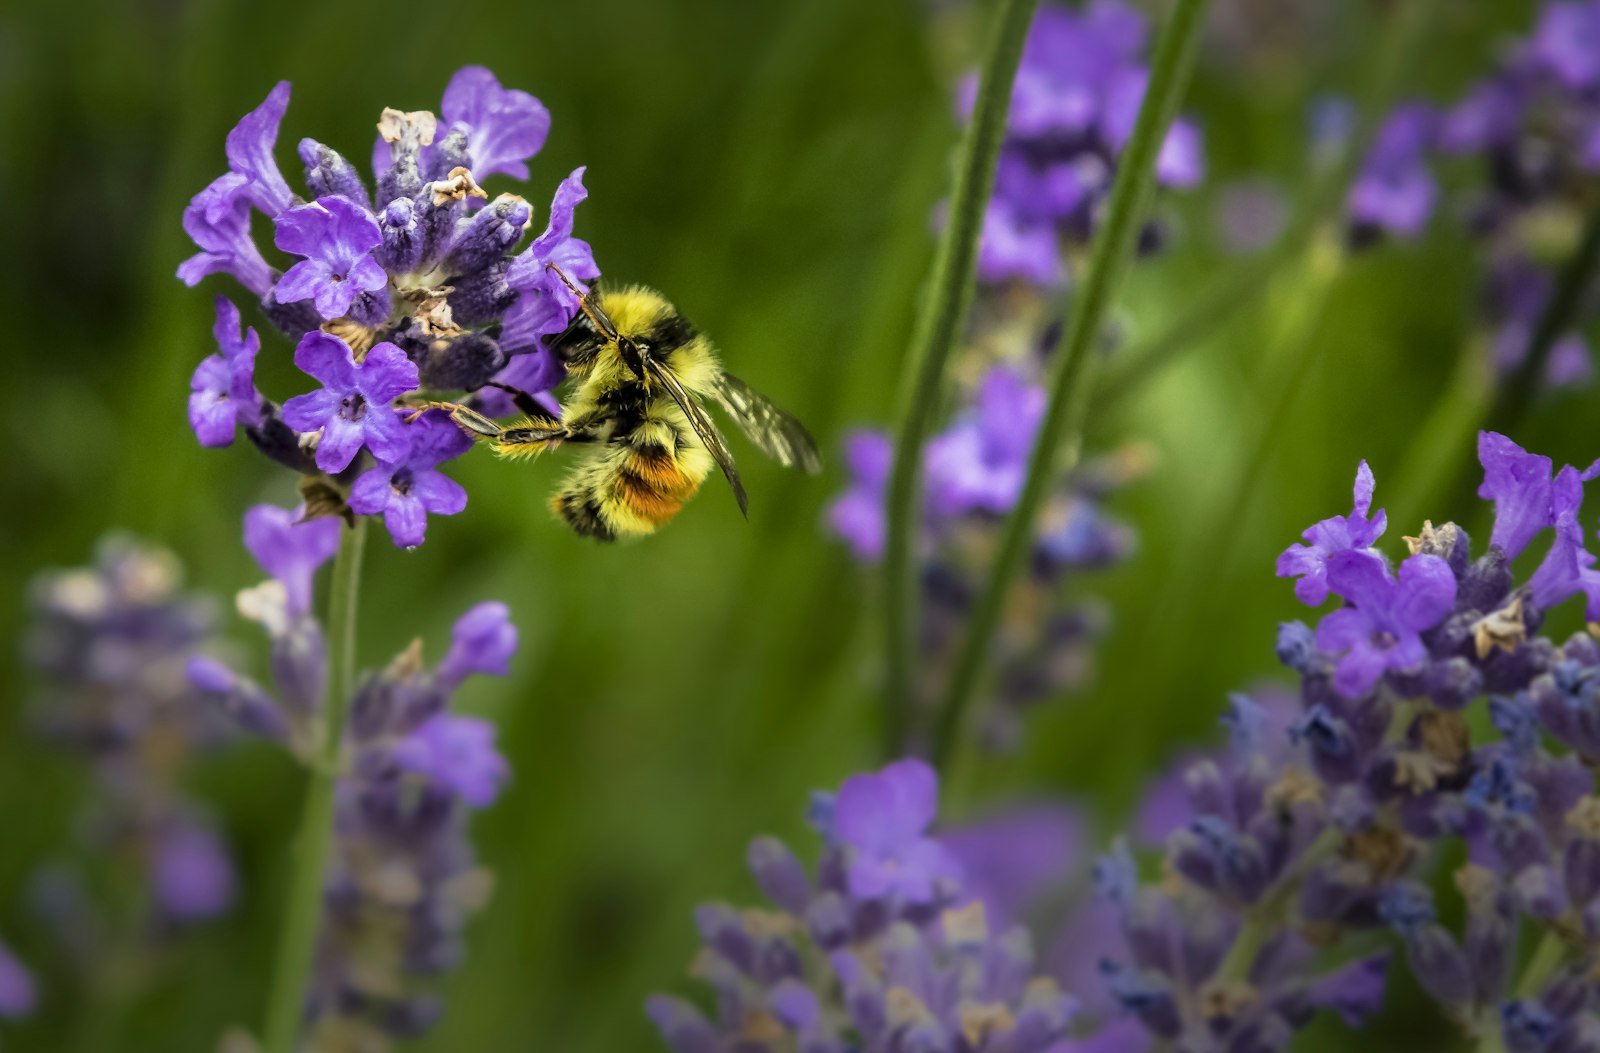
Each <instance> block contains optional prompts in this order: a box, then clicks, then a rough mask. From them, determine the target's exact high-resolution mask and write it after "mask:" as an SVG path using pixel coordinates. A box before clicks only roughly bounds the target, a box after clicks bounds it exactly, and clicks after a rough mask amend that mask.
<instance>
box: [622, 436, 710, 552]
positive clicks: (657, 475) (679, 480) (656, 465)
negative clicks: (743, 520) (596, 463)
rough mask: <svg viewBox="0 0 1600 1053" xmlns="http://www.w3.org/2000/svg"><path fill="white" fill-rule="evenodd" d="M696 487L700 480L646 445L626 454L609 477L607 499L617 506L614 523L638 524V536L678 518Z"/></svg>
mask: <svg viewBox="0 0 1600 1053" xmlns="http://www.w3.org/2000/svg"><path fill="white" fill-rule="evenodd" d="M699 487H700V483H699V480H697V479H695V478H694V477H692V476H690V475H689V474H687V473H686V472H685V471H684V470H683V466H682V465H681V464H679V463H678V461H677V459H676V458H674V457H673V455H672V454H671V453H669V452H668V451H667V450H666V448H665V447H663V446H659V445H655V444H646V445H639V446H635V447H633V448H631V449H630V450H629V451H628V453H627V455H626V456H625V457H624V458H623V459H622V461H621V463H620V464H619V465H618V466H617V469H616V472H615V473H614V474H613V475H612V477H611V481H610V486H609V488H608V489H609V491H610V492H609V494H608V495H607V496H608V497H610V498H611V499H612V500H613V501H615V502H616V505H617V508H616V511H617V512H618V513H619V515H616V516H614V517H613V519H614V520H618V521H620V522H619V525H621V522H628V523H629V525H630V526H631V525H634V524H635V523H637V525H638V527H639V528H640V532H641V533H648V532H650V531H652V530H654V529H655V528H656V527H659V526H662V525H663V524H665V523H666V522H668V521H669V520H670V519H672V517H673V516H675V515H677V514H678V512H679V510H680V509H682V508H683V505H684V502H686V501H688V500H689V498H690V497H693V496H694V492H695V491H696V490H697V489H699Z"/></svg>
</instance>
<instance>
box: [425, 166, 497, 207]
mask: <svg viewBox="0 0 1600 1053" xmlns="http://www.w3.org/2000/svg"><path fill="white" fill-rule="evenodd" d="M429 187H430V188H431V189H432V191H433V203H434V205H435V206H439V205H443V204H445V203H446V202H450V201H465V200H466V199H467V198H469V197H479V198H483V199H484V200H488V198H489V192H488V191H487V190H485V189H483V187H481V186H479V185H478V181H477V180H475V179H473V178H472V171H471V169H468V168H463V167H461V166H459V165H457V166H456V167H455V168H452V169H450V172H449V174H448V175H446V176H445V177H444V178H443V179H441V180H439V181H437V182H435V183H430V184H429Z"/></svg>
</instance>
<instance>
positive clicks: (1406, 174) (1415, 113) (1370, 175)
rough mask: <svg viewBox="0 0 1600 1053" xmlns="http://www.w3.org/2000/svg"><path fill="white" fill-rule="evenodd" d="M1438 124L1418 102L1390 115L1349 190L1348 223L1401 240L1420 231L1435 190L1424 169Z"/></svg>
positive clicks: (1424, 224) (1432, 113) (1427, 171)
mask: <svg viewBox="0 0 1600 1053" xmlns="http://www.w3.org/2000/svg"><path fill="white" fill-rule="evenodd" d="M1437 125H1438V117H1437V115H1436V114H1435V113H1434V111H1433V110H1432V109H1431V108H1429V107H1427V106H1425V105H1423V104H1421V103H1412V104H1409V105H1405V106H1401V107H1398V108H1396V109H1395V110H1394V111H1393V112H1391V113H1390V114H1389V116H1388V118H1387V119H1386V120H1385V121H1384V123H1383V126H1382V127H1381V128H1380V129H1379V130H1378V136H1377V139H1376V141H1374V143H1373V144H1372V149H1371V151H1370V152H1369V153H1368V154H1367V157H1366V159H1365V161H1364V162H1363V163H1362V166H1361V171H1360V173H1359V174H1358V175H1357V177H1356V181H1355V183H1354V184H1353V185H1352V186H1351V188H1350V199H1349V209H1350V218H1351V219H1352V220H1353V221H1355V222H1356V223H1357V224H1358V225H1364V226H1369V227H1373V228H1376V229H1378V230H1381V231H1384V232H1386V233H1388V234H1392V235H1395V236H1397V237H1401V238H1412V237H1415V236H1416V235H1418V234H1420V233H1421V232H1422V228H1423V227H1424V226H1426V225H1427V222H1428V219H1429V217H1431V216H1432V215H1433V209H1434V204H1435V202H1436V199H1437V198H1438V192H1439V190H1438V184H1437V183H1436V182H1435V181H1434V178H1433V173H1432V172H1431V171H1430V170H1429V168H1428V151H1429V149H1430V148H1431V147H1432V145H1433V141H1434V138H1435V134H1436V129H1437Z"/></svg>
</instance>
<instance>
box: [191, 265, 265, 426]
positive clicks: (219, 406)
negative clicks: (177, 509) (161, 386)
mask: <svg viewBox="0 0 1600 1053" xmlns="http://www.w3.org/2000/svg"><path fill="white" fill-rule="evenodd" d="M240 325H241V323H240V320H239V309H238V308H237V307H235V306H234V305H233V302H232V301H231V300H229V299H228V298H227V297H226V296H219V297H217V322H216V326H215V328H213V329H212V334H213V335H214V336H215V337H216V341H217V347H218V349H219V350H220V351H221V354H216V355H211V356H209V357H207V358H205V359H203V360H202V361H201V363H200V364H199V365H198V366H196V367H195V371H194V376H193V377H192V378H191V379H190V381H189V426H190V427H191V428H193V429H194V434H195V437H196V438H197V439H199V440H200V445H201V446H212V447H216V446H227V445H230V444H231V443H232V442H233V433H234V431H235V430H236V429H237V427H238V426H239V425H240V424H246V425H257V424H260V423H261V394H260V393H259V392H258V391H256V385H255V371H256V352H258V351H260V350H261V339H260V337H258V336H256V331H255V330H254V329H246V330H244V333H243V335H242V336H241V335H240V332H239V329H240Z"/></svg>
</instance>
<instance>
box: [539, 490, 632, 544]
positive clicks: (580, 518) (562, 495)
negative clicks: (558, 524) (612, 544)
mask: <svg viewBox="0 0 1600 1053" xmlns="http://www.w3.org/2000/svg"><path fill="white" fill-rule="evenodd" d="M550 509H551V511H553V512H555V514H556V515H558V516H560V517H561V518H562V519H563V520H564V521H565V522H566V524H567V525H568V526H569V527H571V528H572V530H573V532H574V533H576V534H577V535H578V536H579V537H587V538H593V539H594V540H596V541H615V540H616V539H617V532H616V531H615V530H612V529H611V527H609V526H608V525H606V521H605V517H604V516H603V514H602V512H601V509H600V502H599V500H598V499H597V497H596V495H595V492H594V491H593V490H592V489H590V488H589V487H587V486H578V487H570V488H568V489H564V490H560V491H558V492H557V493H556V495H555V496H554V497H552V498H551V499H550Z"/></svg>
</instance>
